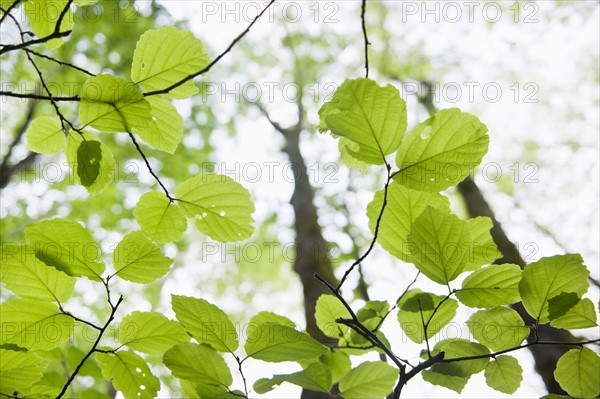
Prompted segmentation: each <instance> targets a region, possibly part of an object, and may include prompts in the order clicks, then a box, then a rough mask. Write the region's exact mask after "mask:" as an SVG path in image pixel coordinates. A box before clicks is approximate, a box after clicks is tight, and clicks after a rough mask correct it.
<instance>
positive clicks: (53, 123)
mask: <svg viewBox="0 0 600 399" xmlns="http://www.w3.org/2000/svg"><path fill="white" fill-rule="evenodd" d="M25 137H26V139H27V149H29V150H31V151H34V152H37V153H38V154H54V153H55V152H61V151H63V150H64V149H65V146H66V144H67V138H66V137H65V132H64V131H63V129H62V124H61V123H60V119H58V118H53V117H49V116H40V117H39V118H35V119H34V120H33V121H31V124H30V125H29V128H28V129H27V132H26V133H25Z"/></svg>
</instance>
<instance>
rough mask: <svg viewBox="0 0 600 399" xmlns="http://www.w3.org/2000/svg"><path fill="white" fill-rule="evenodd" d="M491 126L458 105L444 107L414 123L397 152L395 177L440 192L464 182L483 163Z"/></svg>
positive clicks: (421, 187) (418, 186)
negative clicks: (488, 126) (461, 109)
mask: <svg viewBox="0 0 600 399" xmlns="http://www.w3.org/2000/svg"><path fill="white" fill-rule="evenodd" d="M487 130H488V129H487V127H486V126H485V125H484V124H483V123H481V122H480V121H479V119H477V118H476V117H475V116H473V115H471V114H468V113H465V112H461V111H460V110H459V109H458V108H451V109H444V110H441V111H439V112H438V113H437V114H435V115H434V116H432V117H431V118H429V119H427V120H426V121H425V122H423V123H421V124H419V125H417V126H416V127H414V128H413V129H412V130H411V131H410V132H409V133H408V134H407V135H406V138H405V139H404V142H403V143H402V145H401V146H400V149H399V150H398V154H397V155H396V165H397V166H398V168H399V169H400V170H399V171H398V172H396V173H395V174H394V179H395V180H396V181H397V182H399V183H400V184H402V185H405V186H406V187H408V188H413V189H417V190H423V191H433V192H439V191H442V190H445V189H447V188H448V187H450V186H453V185H455V184H458V183H460V182H461V181H463V180H464V179H465V177H467V176H468V175H469V173H470V172H471V170H472V169H473V168H474V167H475V166H477V165H479V163H481V160H482V158H483V156H484V155H485V154H486V153H487V150H488V144H489V141H490V138H489V136H488V135H487V134H486V133H487Z"/></svg>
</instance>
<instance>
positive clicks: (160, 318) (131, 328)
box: [119, 312, 190, 355]
mask: <svg viewBox="0 0 600 399" xmlns="http://www.w3.org/2000/svg"><path fill="white" fill-rule="evenodd" d="M189 340H190V337H189V335H187V333H186V332H185V330H184V329H183V327H182V326H181V324H179V323H178V322H176V321H173V320H169V319H167V318H166V317H165V316H164V315H163V314H162V313H158V312H133V313H131V314H129V315H127V316H125V317H124V318H123V320H122V321H121V323H120V324H119V342H120V343H122V344H123V345H127V346H128V347H130V348H131V349H133V350H136V351H140V352H144V353H148V354H151V355H162V354H163V353H165V352H166V351H167V350H168V349H169V348H171V347H173V346H175V345H177V344H181V343H184V342H187V341H189Z"/></svg>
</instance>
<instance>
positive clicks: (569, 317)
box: [550, 298, 598, 330]
mask: <svg viewBox="0 0 600 399" xmlns="http://www.w3.org/2000/svg"><path fill="white" fill-rule="evenodd" d="M597 323H598V316H597V313H596V309H595V308H594V303H593V302H592V301H591V300H590V299H589V298H583V299H582V300H581V301H579V302H578V303H577V304H576V305H575V306H573V307H572V308H570V309H569V310H568V311H567V313H565V314H564V315H562V316H560V317H557V318H556V319H554V320H551V321H550V325H551V326H552V327H555V328H565V329H569V330H577V329H580V328H591V327H596V326H597V325H598V324H597Z"/></svg>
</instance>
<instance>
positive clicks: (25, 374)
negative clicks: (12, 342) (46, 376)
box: [0, 349, 47, 396]
mask: <svg viewBox="0 0 600 399" xmlns="http://www.w3.org/2000/svg"><path fill="white" fill-rule="evenodd" d="M46 367H47V364H46V362H44V360H42V359H41V358H40V357H39V356H37V355H36V354H35V353H31V352H16V351H10V350H5V349H0V392H4V393H11V394H13V395H15V396H24V395H23V394H24V393H26V392H27V391H28V390H29V389H30V388H31V387H32V385H33V384H35V383H36V382H38V381H39V380H40V379H41V378H42V374H43V372H44V370H45V369H46Z"/></svg>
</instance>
